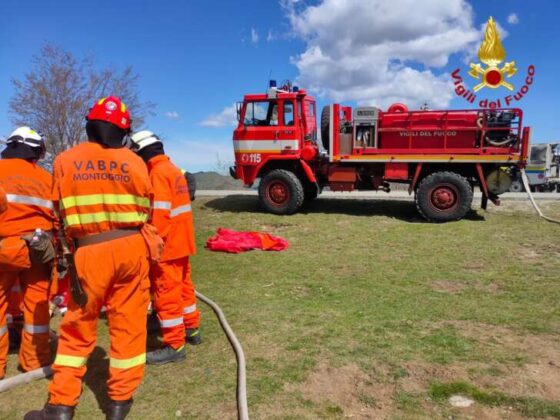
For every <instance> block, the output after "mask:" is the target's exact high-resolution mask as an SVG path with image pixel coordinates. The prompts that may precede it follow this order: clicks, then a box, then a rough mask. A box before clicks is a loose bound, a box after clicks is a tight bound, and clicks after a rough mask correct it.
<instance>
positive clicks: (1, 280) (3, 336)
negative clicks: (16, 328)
mask: <svg viewBox="0 0 560 420" xmlns="http://www.w3.org/2000/svg"><path fill="white" fill-rule="evenodd" d="M0 186H1V187H2V188H3V189H4V190H5V192H6V198H7V202H8V207H7V210H6V211H5V212H3V213H1V214H0V238H6V237H10V236H14V237H19V236H22V235H24V234H26V233H29V232H33V231H34V230H35V229H42V230H44V231H52V230H53V229H54V221H55V216H54V212H53V204H52V201H51V188H52V177H51V175H50V174H49V173H48V172H47V171H45V170H44V169H43V168H41V167H40V166H37V165H36V164H33V163H30V162H28V161H26V160H23V159H2V160H0ZM50 275H51V267H50V265H48V264H42V265H36V266H31V268H30V269H28V270H25V271H4V272H0V378H2V377H3V376H4V374H5V369H6V357H7V354H8V347H9V343H8V334H7V325H6V324H7V322H6V321H7V320H6V318H7V316H6V315H7V311H8V294H9V293H10V290H11V289H12V287H13V286H14V285H15V284H16V283H17V282H18V280H19V285H20V287H21V291H22V294H23V314H24V327H23V333H22V342H21V347H20V351H19V363H20V365H21V367H22V368H23V370H25V371H28V370H33V369H37V368H39V367H41V366H45V365H47V364H49V362H50V360H51V355H50V348H49V319H50V316H49V303H48V292H49V283H50Z"/></svg>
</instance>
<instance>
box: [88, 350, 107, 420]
mask: <svg viewBox="0 0 560 420" xmlns="http://www.w3.org/2000/svg"><path fill="white" fill-rule="evenodd" d="M106 356H107V352H106V351H105V350H103V349H102V348H101V347H97V346H96V347H95V348H94V349H93V352H92V353H91V355H90V356H89V359H88V363H87V372H86V375H85V377H84V384H85V385H86V386H87V387H88V388H89V389H91V392H93V394H94V395H95V399H96V400H97V405H98V406H99V408H100V409H101V410H102V411H103V413H106V410H107V407H108V406H109V402H110V401H109V395H108V393H107V380H108V379H109V359H108V358H107V357H106Z"/></svg>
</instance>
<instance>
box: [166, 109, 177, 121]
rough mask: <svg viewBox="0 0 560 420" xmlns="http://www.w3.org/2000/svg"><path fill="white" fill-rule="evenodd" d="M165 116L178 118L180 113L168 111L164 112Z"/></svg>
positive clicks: (173, 118)
mask: <svg viewBox="0 0 560 420" xmlns="http://www.w3.org/2000/svg"><path fill="white" fill-rule="evenodd" d="M163 115H165V117H166V118H169V119H170V120H178V119H179V118H180V115H179V113H178V112H177V111H168V112H166V113H165V114H163Z"/></svg>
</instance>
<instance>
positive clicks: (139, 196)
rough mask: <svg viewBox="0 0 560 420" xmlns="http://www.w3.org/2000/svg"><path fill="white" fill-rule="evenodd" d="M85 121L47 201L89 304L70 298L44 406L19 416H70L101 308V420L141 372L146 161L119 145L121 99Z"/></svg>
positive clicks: (123, 411) (122, 410)
mask: <svg viewBox="0 0 560 420" xmlns="http://www.w3.org/2000/svg"><path fill="white" fill-rule="evenodd" d="M86 119H87V123H86V132H87V137H88V140H89V141H88V142H85V143H81V144H79V145H77V146H75V147H73V148H71V149H70V150H67V151H66V152H63V153H61V154H60V155H59V156H58V157H57V158H56V160H55V162H54V188H53V191H54V193H53V199H54V201H55V203H57V204H58V208H59V211H60V218H61V222H62V223H63V225H64V229H65V232H66V235H67V236H68V237H70V238H72V239H74V242H75V243H76V247H77V250H76V253H75V258H74V259H75V267H76V271H77V274H78V277H79V279H80V283H81V284H82V286H83V289H84V290H85V292H86V293H87V296H88V302H87V304H86V305H85V306H84V307H82V308H80V307H79V306H78V305H77V303H76V302H75V301H74V299H72V298H71V299H70V301H69V304H68V311H67V312H66V315H65V316H64V318H63V320H62V323H61V325H60V335H59V340H58V349H57V354H56V358H55V361H54V363H53V371H54V377H53V380H52V381H51V383H50V385H49V399H48V403H47V404H46V405H45V407H44V408H43V409H42V410H40V411H32V412H30V413H27V415H26V416H25V419H70V418H72V417H73V415H74V407H75V406H76V405H77V403H78V399H79V397H80V394H81V390H82V379H83V377H84V375H85V373H86V362H87V359H88V356H89V354H90V353H91V352H92V350H93V349H94V346H95V341H96V335H97V320H98V317H99V313H100V310H101V307H102V305H103V304H105V305H106V307H107V312H106V315H107V320H108V325H109V336H110V341H111V348H110V351H109V379H108V382H107V387H108V394H109V398H110V404H109V406H108V407H107V411H106V416H107V417H106V418H107V419H124V418H125V417H126V415H127V414H128V412H129V410H130V407H131V406H132V396H133V394H134V392H135V391H136V389H137V388H138V386H139V385H140V382H141V380H142V377H143V375H144V365H145V360H146V353H145V352H146V312H147V309H148V304H149V300H150V295H149V286H150V283H149V278H148V271H149V262H148V258H147V252H148V251H147V250H148V248H147V246H146V242H145V240H144V238H143V236H142V234H141V229H142V226H143V225H144V223H146V222H147V220H148V217H149V212H150V195H151V184H150V179H149V176H148V172H147V170H146V165H145V164H144V162H143V161H142V160H141V159H140V158H139V157H138V156H136V155H135V154H134V153H132V152H131V151H130V150H129V149H128V148H126V147H124V146H125V144H126V141H125V139H126V136H127V134H128V132H129V131H130V115H129V112H128V110H127V109H126V106H125V105H124V103H122V102H121V101H120V99H119V98H117V97H113V96H110V97H107V98H103V99H101V100H99V101H98V102H97V103H96V104H95V105H94V106H93V107H92V108H91V110H90V112H89V114H88V116H87V118H86Z"/></svg>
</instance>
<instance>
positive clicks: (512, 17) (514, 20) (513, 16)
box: [507, 13, 519, 25]
mask: <svg viewBox="0 0 560 420" xmlns="http://www.w3.org/2000/svg"><path fill="white" fill-rule="evenodd" d="M507 22H508V23H509V24H510V25H517V24H518V23H519V17H518V16H517V14H516V13H510V14H509V16H508V17H507Z"/></svg>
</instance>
